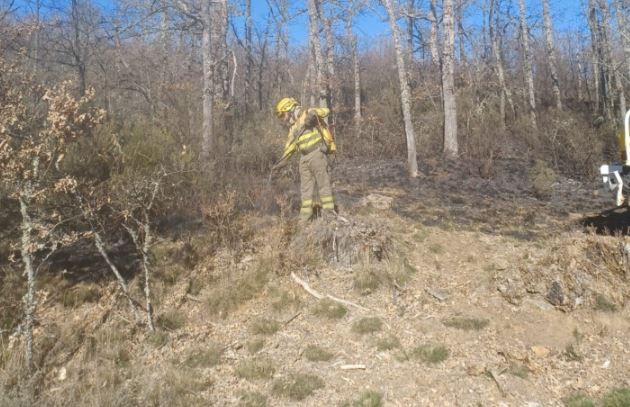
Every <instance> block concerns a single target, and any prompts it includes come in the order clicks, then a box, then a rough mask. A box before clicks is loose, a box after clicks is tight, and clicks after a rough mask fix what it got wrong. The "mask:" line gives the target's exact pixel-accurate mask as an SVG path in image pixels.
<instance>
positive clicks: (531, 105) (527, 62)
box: [519, 0, 538, 129]
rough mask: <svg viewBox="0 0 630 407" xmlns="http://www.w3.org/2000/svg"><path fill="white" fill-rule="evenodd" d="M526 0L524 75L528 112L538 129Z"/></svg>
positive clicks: (522, 0) (522, 5) (522, 24)
mask: <svg viewBox="0 0 630 407" xmlns="http://www.w3.org/2000/svg"><path fill="white" fill-rule="evenodd" d="M525 12H526V11H525V0H519V27H520V35H521V51H522V57H523V75H524V77H525V85H526V86H527V110H528V112H529V121H530V124H531V126H532V128H534V129H536V128H538V125H537V124H536V95H535V93H534V74H533V72H532V56H531V52H530V49H529V29H528V27H527V18H526V14H525Z"/></svg>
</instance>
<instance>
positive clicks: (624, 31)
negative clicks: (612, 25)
mask: <svg viewBox="0 0 630 407" xmlns="http://www.w3.org/2000/svg"><path fill="white" fill-rule="evenodd" d="M615 11H616V14H617V27H619V34H620V36H621V45H622V46H623V55H624V61H625V65H626V75H627V76H628V77H627V80H628V81H630V29H629V28H628V23H630V21H628V15H629V14H630V0H616V1H615Z"/></svg>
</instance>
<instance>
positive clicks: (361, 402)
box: [341, 390, 383, 407]
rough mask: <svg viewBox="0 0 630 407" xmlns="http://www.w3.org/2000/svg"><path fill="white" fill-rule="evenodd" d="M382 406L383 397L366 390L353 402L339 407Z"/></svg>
mask: <svg viewBox="0 0 630 407" xmlns="http://www.w3.org/2000/svg"><path fill="white" fill-rule="evenodd" d="M382 405H383V395H382V394H381V393H379V392H376V391H373V390H366V391H364V392H363V393H361V394H360V395H359V398H357V399H356V400H354V401H349V402H346V403H344V404H342V405H341V407H381V406H382Z"/></svg>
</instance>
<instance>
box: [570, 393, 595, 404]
mask: <svg viewBox="0 0 630 407" xmlns="http://www.w3.org/2000/svg"><path fill="white" fill-rule="evenodd" d="M562 401H563V402H564V405H565V406H566V407H595V401H593V399H592V398H590V397H589V396H586V395H584V394H575V395H573V396H569V397H567V398H565V399H564V400H562Z"/></svg>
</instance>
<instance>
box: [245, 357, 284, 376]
mask: <svg viewBox="0 0 630 407" xmlns="http://www.w3.org/2000/svg"><path fill="white" fill-rule="evenodd" d="M275 372H276V368H275V367H274V366H273V363H272V362H271V360H270V359H268V358H263V357H260V358H254V359H250V360H244V361H242V362H240V363H239V364H238V365H236V375H237V376H238V377H240V378H242V379H248V380H255V379H265V380H268V379H271V378H272V377H273V374H274V373H275Z"/></svg>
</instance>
